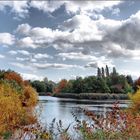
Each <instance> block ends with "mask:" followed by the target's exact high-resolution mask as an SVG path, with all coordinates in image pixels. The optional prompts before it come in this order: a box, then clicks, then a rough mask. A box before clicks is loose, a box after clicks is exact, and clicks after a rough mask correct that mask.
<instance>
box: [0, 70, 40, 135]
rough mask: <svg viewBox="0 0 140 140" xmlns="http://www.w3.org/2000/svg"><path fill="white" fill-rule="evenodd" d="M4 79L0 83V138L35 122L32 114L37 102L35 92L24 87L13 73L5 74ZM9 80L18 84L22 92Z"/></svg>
mask: <svg viewBox="0 0 140 140" xmlns="http://www.w3.org/2000/svg"><path fill="white" fill-rule="evenodd" d="M5 79H6V80H1V81H0V136H1V135H3V134H4V133H5V132H12V133H14V131H16V129H19V128H21V127H22V126H25V125H29V124H34V123H35V122H36V121H37V119H36V116H35V114H34V112H33V109H34V108H33V107H34V106H35V105H36V104H37V101H38V98H37V97H38V96H37V93H36V91H35V90H34V89H33V88H32V87H31V86H30V85H26V84H25V85H24V84H23V80H22V78H21V77H20V75H18V74H17V73H15V72H10V73H6V74H5ZM7 80H8V81H7ZM11 80H14V81H16V82H18V84H19V85H20V86H22V90H19V87H18V86H16V85H13V84H12V82H10V81H11Z"/></svg>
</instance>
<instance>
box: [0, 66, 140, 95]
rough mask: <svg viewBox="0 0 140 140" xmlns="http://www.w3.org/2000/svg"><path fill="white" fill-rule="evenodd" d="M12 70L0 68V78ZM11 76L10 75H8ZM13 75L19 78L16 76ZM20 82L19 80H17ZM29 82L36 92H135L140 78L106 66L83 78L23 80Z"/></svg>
mask: <svg viewBox="0 0 140 140" xmlns="http://www.w3.org/2000/svg"><path fill="white" fill-rule="evenodd" d="M9 72H14V71H11V70H8V71H5V70H0V79H3V77H4V74H5V73H9ZM10 76H11V75H10ZM11 77H12V78H13V77H14V78H15V79H16V81H17V80H19V79H18V78H17V77H16V76H13V75H12V76H11ZM19 82H20V80H19ZM24 82H26V83H28V84H31V85H32V87H34V88H35V89H36V91H37V92H38V93H41V94H42V93H43V94H51V93H56V94H58V93H120V94H122V93H123V94H124V93H128V92H131V93H132V92H135V91H136V90H137V87H138V86H140V78H138V79H137V80H135V81H133V79H132V77H131V75H121V74H119V73H118V72H117V70H116V68H115V67H113V69H112V71H111V72H110V71H109V68H108V66H107V65H106V67H105V68H103V67H102V68H97V75H94V76H88V77H85V78H82V77H76V78H75V79H71V80H66V79H62V80H61V81H59V82H58V83H55V82H53V81H49V80H48V79H47V78H44V80H42V81H39V80H35V81H31V80H28V81H24Z"/></svg>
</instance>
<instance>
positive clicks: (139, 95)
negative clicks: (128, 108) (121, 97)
mask: <svg viewBox="0 0 140 140" xmlns="http://www.w3.org/2000/svg"><path fill="white" fill-rule="evenodd" d="M129 97H130V99H131V101H132V103H133V105H132V109H133V111H135V112H140V87H139V88H138V90H137V91H136V92H135V93H134V94H133V95H129Z"/></svg>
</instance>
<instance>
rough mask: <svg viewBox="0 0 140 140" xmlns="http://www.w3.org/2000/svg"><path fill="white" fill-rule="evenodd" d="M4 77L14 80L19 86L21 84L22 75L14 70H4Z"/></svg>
mask: <svg viewBox="0 0 140 140" xmlns="http://www.w3.org/2000/svg"><path fill="white" fill-rule="evenodd" d="M4 79H7V80H9V81H16V82H17V83H18V84H19V85H20V86H23V79H22V77H21V76H20V74H18V73H16V72H14V71H8V72H5V74H4Z"/></svg>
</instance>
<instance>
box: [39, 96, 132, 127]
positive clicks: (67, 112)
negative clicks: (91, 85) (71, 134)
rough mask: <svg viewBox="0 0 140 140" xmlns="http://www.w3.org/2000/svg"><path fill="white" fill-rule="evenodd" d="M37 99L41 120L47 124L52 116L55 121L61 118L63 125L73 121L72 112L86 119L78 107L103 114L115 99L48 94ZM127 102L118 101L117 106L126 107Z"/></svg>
mask: <svg viewBox="0 0 140 140" xmlns="http://www.w3.org/2000/svg"><path fill="white" fill-rule="evenodd" d="M39 100H40V101H39V103H40V104H41V105H42V107H43V110H42V114H41V116H40V119H41V121H42V122H43V123H47V124H48V123H51V121H52V120H53V118H56V121H59V120H62V121H63V122H65V124H64V126H68V125H69V124H70V123H72V122H74V117H73V116H72V112H73V113H74V114H75V115H76V116H77V117H78V119H79V120H82V119H85V120H87V119H88V118H87V117H86V116H85V115H84V114H83V112H82V110H81V109H79V108H82V109H88V110H90V111H94V112H95V113H96V114H105V113H106V112H107V111H110V110H111V107H112V106H113V103H114V102H115V100H104V101H99V100H98V101H97V100H96V101H91V100H77V99H65V98H56V97H49V96H40V97H39ZM129 104H130V102H129V101H119V106H120V107H121V108H127V107H128V105H129Z"/></svg>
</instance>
